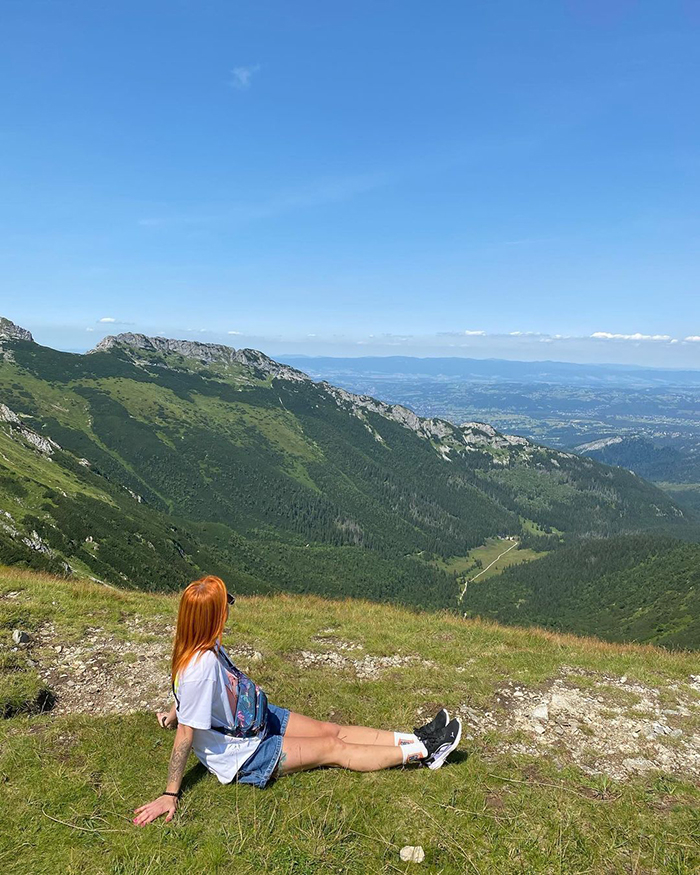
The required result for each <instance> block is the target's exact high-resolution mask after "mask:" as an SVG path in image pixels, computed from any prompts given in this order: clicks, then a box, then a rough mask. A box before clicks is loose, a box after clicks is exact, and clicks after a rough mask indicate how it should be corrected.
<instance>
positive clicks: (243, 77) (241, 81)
mask: <svg viewBox="0 0 700 875" xmlns="http://www.w3.org/2000/svg"><path fill="white" fill-rule="evenodd" d="M259 70H260V64H253V66H252V67H234V68H233V70H231V76H232V79H231V86H232V87H233V88H235V89H236V90H237V91H245V90H246V89H248V88H250V80H251V79H252V77H253V75H254V74H255V73H257V72H258V71H259Z"/></svg>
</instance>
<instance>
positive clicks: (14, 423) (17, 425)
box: [0, 404, 61, 456]
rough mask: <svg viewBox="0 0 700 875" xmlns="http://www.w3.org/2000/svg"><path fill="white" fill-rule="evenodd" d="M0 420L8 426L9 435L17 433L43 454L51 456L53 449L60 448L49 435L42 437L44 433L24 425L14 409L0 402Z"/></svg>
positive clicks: (13, 435) (12, 435)
mask: <svg viewBox="0 0 700 875" xmlns="http://www.w3.org/2000/svg"><path fill="white" fill-rule="evenodd" d="M1 422H6V423H7V424H8V425H9V426H10V428H9V434H10V437H15V436H16V435H19V436H20V437H22V438H24V440H25V441H27V443H29V444H31V445H32V446H33V447H34V449H35V450H38V451H39V452H40V453H43V454H44V455H45V456H52V455H53V452H54V450H60V449H61V447H60V446H59V445H58V444H57V443H56V441H54V440H52V439H51V438H50V437H44V435H41V434H38V433H37V432H35V431H34V430H33V429H31V428H29V426H27V425H25V424H24V423H23V422H22V420H21V419H20V418H19V416H17V414H16V413H15V412H14V410H10V408H9V407H8V406H7V405H6V404H0V423H1Z"/></svg>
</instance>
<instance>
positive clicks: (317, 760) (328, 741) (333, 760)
mask: <svg viewBox="0 0 700 875" xmlns="http://www.w3.org/2000/svg"><path fill="white" fill-rule="evenodd" d="M402 760H403V757H402V754H401V748H400V747H395V746H394V745H393V744H392V745H391V746H382V745H376V744H348V743H347V742H345V741H342V740H341V739H340V738H337V737H333V736H331V735H317V736H312V737H310V738H303V737H295V736H290V735H285V736H284V738H283V739H282V755H281V757H280V762H279V774H280V775H286V774H289V773H290V772H303V771H306V770H307V769H315V768H317V767H318V766H338V767H339V768H342V769H351V770H352V771H353V772H376V771H379V769H388V768H390V767H391V766H398V765H400V764H401V762H402Z"/></svg>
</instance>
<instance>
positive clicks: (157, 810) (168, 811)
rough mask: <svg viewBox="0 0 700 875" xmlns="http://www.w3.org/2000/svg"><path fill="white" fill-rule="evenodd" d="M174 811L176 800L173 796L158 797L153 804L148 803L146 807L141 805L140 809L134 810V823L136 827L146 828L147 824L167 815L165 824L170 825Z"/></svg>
mask: <svg viewBox="0 0 700 875" xmlns="http://www.w3.org/2000/svg"><path fill="white" fill-rule="evenodd" d="M176 811H177V798H176V797H175V796H159V797H158V798H157V799H154V800H153V802H149V803H148V805H142V806H141V807H140V808H136V809H134V814H135V815H136V817H135V818H134V823H135V824H136V826H146V824H147V823H152V822H153V821H154V820H156V819H157V818H159V817H160V816H161V815H162V814H165V815H167V816H166V818H165V822H166V823H170V821H171V820H172V819H173V817H174V816H175V812H176Z"/></svg>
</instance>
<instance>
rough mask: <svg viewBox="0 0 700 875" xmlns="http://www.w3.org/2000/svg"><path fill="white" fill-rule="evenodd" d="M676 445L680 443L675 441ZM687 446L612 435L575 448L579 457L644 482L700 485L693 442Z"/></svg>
mask: <svg viewBox="0 0 700 875" xmlns="http://www.w3.org/2000/svg"><path fill="white" fill-rule="evenodd" d="M677 443H678V444H680V441H678V442H677ZM686 443H690V444H691V445H690V446H689V447H686V446H682V445H680V446H675V445H668V443H664V442H663V441H659V440H652V439H651V438H648V437H645V436H643V435H631V436H629V437H628V436H625V437H622V436H615V437H611V438H605V439H602V440H598V441H590V442H588V443H585V444H581V445H580V446H578V447H576V452H577V453H580V454H581V455H584V456H588V457H590V458H592V459H596V460H597V461H598V462H603V463H604V464H605V465H620V466H621V467H623V468H629V469H630V470H631V471H635V472H636V473H637V474H639V475H640V477H644V478H645V479H649V480H655V481H663V482H666V483H698V482H700V454H699V453H698V447H697V439H696V440H695V441H694V442H693V443H691V442H690V441H686Z"/></svg>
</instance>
